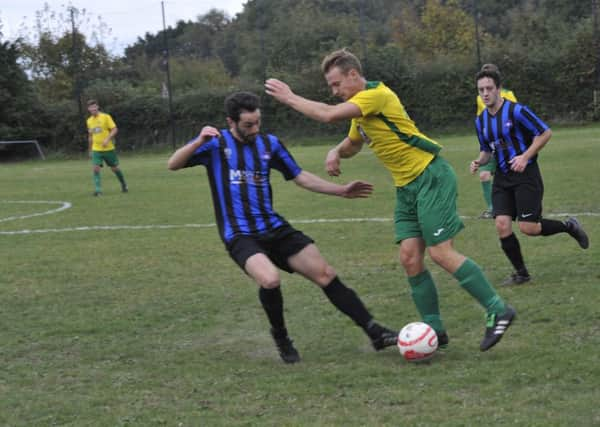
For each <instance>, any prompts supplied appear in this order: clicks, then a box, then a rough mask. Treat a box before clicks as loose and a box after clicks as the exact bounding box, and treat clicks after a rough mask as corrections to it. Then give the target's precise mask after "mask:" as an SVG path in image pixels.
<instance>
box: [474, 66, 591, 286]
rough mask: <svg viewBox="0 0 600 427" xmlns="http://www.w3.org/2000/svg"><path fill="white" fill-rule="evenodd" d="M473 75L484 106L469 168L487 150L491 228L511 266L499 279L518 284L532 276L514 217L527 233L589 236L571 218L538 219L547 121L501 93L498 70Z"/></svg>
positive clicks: (584, 244)
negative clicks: (492, 163) (491, 168)
mask: <svg viewBox="0 0 600 427" xmlns="http://www.w3.org/2000/svg"><path fill="white" fill-rule="evenodd" d="M475 80H476V82H477V91H478V92H479V95H480V96H481V98H482V100H483V102H484V104H485V106H486V108H485V110H483V112H482V113H481V114H479V115H478V116H477V118H476V119H475V128H476V130H477V136H478V138H479V147H480V152H479V157H478V158H477V159H476V160H473V161H472V162H471V164H470V169H471V173H475V172H477V170H478V169H479V166H481V165H484V164H486V163H487V162H488V161H489V160H490V158H491V157H492V155H493V156H494V158H495V159H496V163H497V165H498V166H497V171H496V174H495V175H494V184H493V189H492V203H493V205H494V216H495V221H496V230H497V232H498V236H499V237H500V244H501V246H502V250H503V251H504V253H505V254H506V257H507V258H508V259H509V260H510V262H511V264H512V265H513V267H514V269H515V271H514V272H513V273H512V274H511V275H510V276H509V277H508V278H507V279H506V281H505V282H504V284H505V285H511V284H521V283H525V282H527V281H529V280H530V279H531V277H530V275H529V271H528V270H527V267H526V266H525V262H524V260H523V255H522V253H521V246H520V244H519V240H518V239H517V237H516V236H515V234H514V233H513V231H512V221H513V220H515V219H518V221H519V229H520V230H521V232H523V233H525V234H527V235H529V236H539V235H542V236H550V235H553V234H557V233H568V234H570V235H571V236H572V237H573V238H574V239H575V240H577V242H578V243H579V245H580V246H581V247H582V248H583V249H586V248H587V247H588V246H589V240H588V237H587V235H586V233H585V231H584V230H583V228H582V227H581V225H580V224H579V222H578V221H577V219H575V218H569V219H567V220H566V221H564V222H562V221H557V220H552V219H546V218H542V199H543V196H544V183H543V181H542V175H541V172H540V169H539V166H538V162H537V157H538V153H539V152H540V150H541V149H542V148H544V146H545V145H546V144H547V143H548V141H549V140H550V137H551V136H552V131H551V130H550V128H549V127H548V125H547V124H546V123H544V122H543V121H542V120H540V118H539V117H538V116H536V115H535V114H534V113H533V111H531V110H530V109H529V108H528V107H527V106H525V105H522V104H519V103H515V102H512V101H510V100H508V99H505V98H503V97H502V96H501V90H502V82H501V79H500V74H499V73H498V72H496V71H494V70H482V71H480V72H479V73H478V74H477V75H476V77H475Z"/></svg>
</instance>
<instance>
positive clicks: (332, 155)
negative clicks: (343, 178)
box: [325, 148, 342, 176]
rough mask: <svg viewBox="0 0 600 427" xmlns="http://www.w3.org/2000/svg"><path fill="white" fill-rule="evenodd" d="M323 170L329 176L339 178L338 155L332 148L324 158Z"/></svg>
mask: <svg viewBox="0 0 600 427" xmlns="http://www.w3.org/2000/svg"><path fill="white" fill-rule="evenodd" d="M325 170H326V171H327V173H328V174H329V176H340V174H341V173H342V171H341V169H340V153H338V151H337V150H336V149H335V148H333V149H331V150H329V152H328V153H327V157H325Z"/></svg>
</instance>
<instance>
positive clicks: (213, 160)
mask: <svg viewBox="0 0 600 427" xmlns="http://www.w3.org/2000/svg"><path fill="white" fill-rule="evenodd" d="M190 142H191V141H190ZM196 165H204V166H206V170H207V172H208V179H209V182H210V187H211V191H212V200H213V206H214V209H215V217H216V221H217V225H218V227H219V234H220V235H221V239H222V240H223V242H224V243H226V244H227V243H229V242H230V241H231V240H232V239H233V238H234V237H235V236H237V235H260V234H264V233H267V232H269V231H271V230H273V229H276V228H279V227H281V226H283V225H286V224H287V222H286V220H285V219H284V218H283V217H282V216H281V215H279V214H278V213H277V212H275V210H274V209H273V195H272V190H271V182H270V175H271V169H277V170H278V171H279V172H281V173H282V175H283V177H284V178H285V179H286V180H290V179H294V178H295V177H296V176H298V175H299V174H300V172H302V169H301V168H300V166H298V164H297V163H296V161H295V160H294V158H293V157H292V155H291V154H290V153H289V152H288V150H287V149H286V148H285V146H284V145H283V144H282V143H281V142H280V141H279V139H277V137H275V136H273V135H262V134H261V135H258V136H257V137H256V140H255V142H253V143H249V144H247V143H243V142H240V141H238V140H236V139H235V138H234V137H233V135H232V134H231V132H229V131H228V130H225V129H223V130H221V138H213V139H211V140H210V141H208V142H206V143H204V144H202V145H201V146H200V147H198V149H197V150H196V151H195V152H194V154H193V155H192V156H191V157H190V159H189V160H188V162H187V164H186V165H185V167H191V166H196Z"/></svg>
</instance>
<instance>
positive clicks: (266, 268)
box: [227, 236, 279, 288]
mask: <svg viewBox="0 0 600 427" xmlns="http://www.w3.org/2000/svg"><path fill="white" fill-rule="evenodd" d="M227 252H228V253H229V256H230V257H231V258H232V259H233V260H234V261H235V263H236V264H237V265H238V266H239V267H240V268H241V269H242V270H243V271H244V272H245V273H246V274H248V275H249V276H250V277H252V278H253V279H254V280H255V281H256V283H258V284H259V285H260V286H262V287H267V288H268V287H275V286H277V285H278V284H279V271H278V270H277V267H276V266H275V265H274V264H273V262H272V261H271V260H270V259H269V257H268V255H267V253H266V251H265V249H264V248H263V247H262V246H261V244H260V243H259V242H257V241H256V240H255V239H253V238H252V237H249V236H238V237H236V238H235V239H234V240H233V241H231V242H229V243H228V244H227Z"/></svg>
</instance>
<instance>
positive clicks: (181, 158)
mask: <svg viewBox="0 0 600 427" xmlns="http://www.w3.org/2000/svg"><path fill="white" fill-rule="evenodd" d="M219 135H221V134H220V133H219V130H218V129H216V128H214V127H212V126H204V127H203V128H202V130H201V131H200V134H199V135H198V136H197V137H196V139H194V140H193V141H192V142H190V143H189V144H186V145H184V146H183V147H181V148H180V149H178V150H177V151H175V152H174V153H173V155H172V156H171V157H170V158H169V161H168V163H167V167H168V168H169V170H172V171H176V170H177V169H181V168H182V167H184V166H185V165H186V163H187V161H188V160H189V158H190V157H192V155H193V154H194V152H195V151H196V149H197V148H198V147H200V146H201V145H202V144H204V143H205V142H207V141H210V140H211V139H213V138H214V137H215V136H219Z"/></svg>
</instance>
